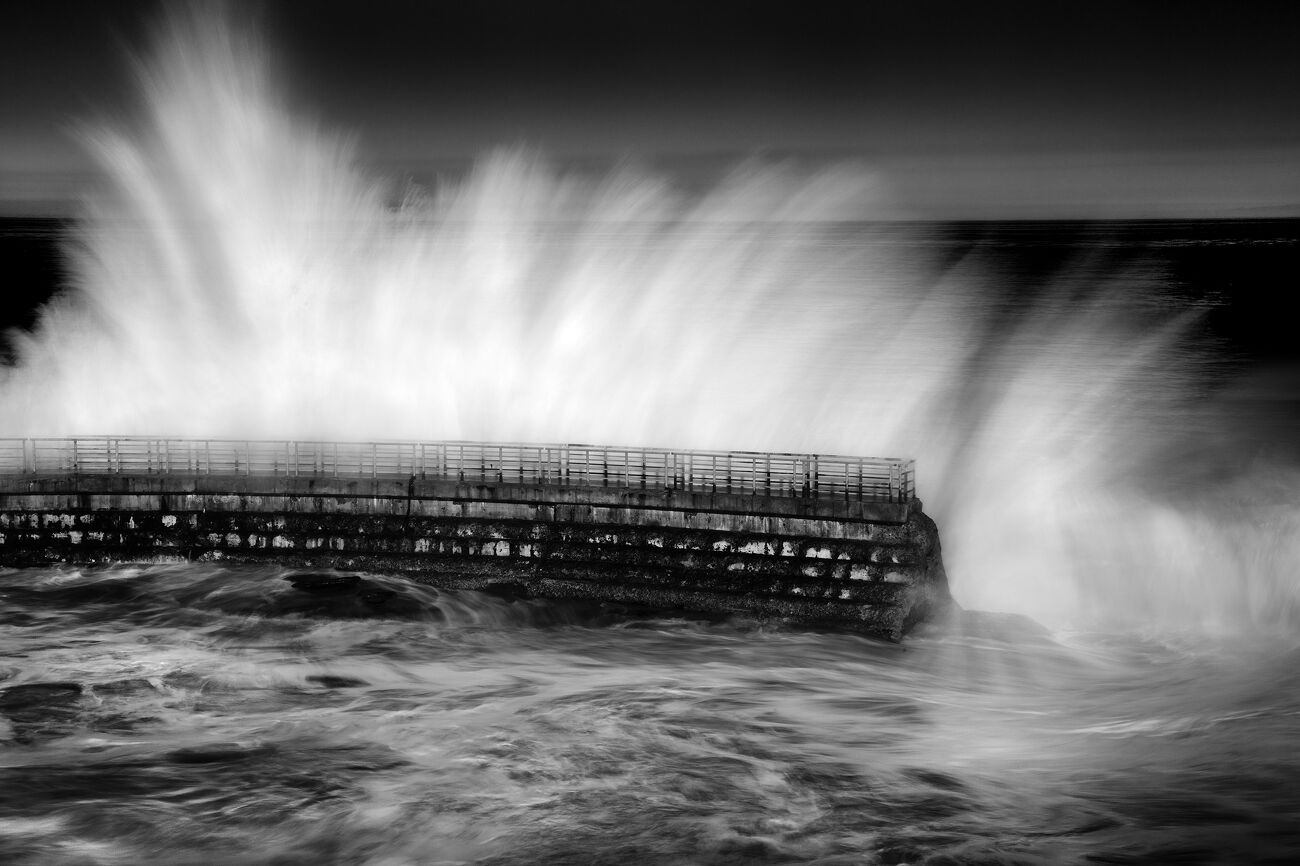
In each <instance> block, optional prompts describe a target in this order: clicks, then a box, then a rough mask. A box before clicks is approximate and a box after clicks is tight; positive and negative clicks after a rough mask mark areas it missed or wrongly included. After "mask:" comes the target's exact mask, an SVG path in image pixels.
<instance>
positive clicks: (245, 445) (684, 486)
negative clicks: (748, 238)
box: [0, 436, 915, 504]
mask: <svg viewBox="0 0 1300 866" xmlns="http://www.w3.org/2000/svg"><path fill="white" fill-rule="evenodd" d="M102 475H122V476H184V477H192V476H231V475H234V476H258V477H276V478H337V479H367V478H368V479H402V480H407V479H418V480H422V481H423V480H452V481H458V482H464V483H471V484H523V485H541V486H547V487H575V488H616V489H617V488H621V489H643V490H648V489H668V490H681V491H688V492H693V493H727V494H742V495H753V496H761V497H773V498H776V497H798V498H811V499H819V500H839V501H850V502H853V501H857V502H886V503H904V504H905V503H908V502H911V500H912V499H913V497H914V496H915V462H914V461H912V460H900V459H894V458H877V457H844V456H835V455H824V454H792V453H768V452H754V451H696V450H670V449H662V448H629V447H617V446H602V445H574V444H566V445H553V444H550V445H548V444H530V443H489V442H460V441H446V442H327V441H297V440H245V439H179V438H153V437H140V436H87V437H81V436H78V437H70V438H25V439H17V438H9V439H6V438H0V477H3V476H10V477H13V476H28V477H48V476H70V477H80V476H102Z"/></svg>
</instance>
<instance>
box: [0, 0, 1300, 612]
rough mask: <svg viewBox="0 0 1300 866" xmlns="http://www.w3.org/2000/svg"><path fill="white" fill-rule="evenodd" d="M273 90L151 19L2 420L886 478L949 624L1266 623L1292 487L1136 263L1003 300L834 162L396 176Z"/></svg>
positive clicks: (264, 62) (514, 161)
mask: <svg viewBox="0 0 1300 866" xmlns="http://www.w3.org/2000/svg"><path fill="white" fill-rule="evenodd" d="M271 68H272V67H271V63H270V61H269V60H268V58H267V56H266V53H265V52H264V51H263V50H262V48H261V47H260V46H259V45H258V44H257V43H256V41H255V40H253V39H251V38H249V37H247V36H246V35H245V34H242V33H241V32H238V31H237V30H235V29H232V28H231V27H230V26H228V25H227V24H226V23H224V22H222V21H219V20H216V19H215V18H210V19H209V18H203V19H202V20H193V19H188V18H183V17H182V18H178V19H176V20H174V21H172V22H171V23H170V24H169V25H168V28H166V29H165V31H164V32H163V33H162V34H161V38H160V39H159V41H158V45H157V46H156V48H155V52H154V54H153V56H152V57H151V58H150V59H149V61H148V62H147V63H145V64H143V65H142V71H141V83H142V91H143V102H142V104H141V106H140V107H139V111H138V116H136V117H133V118H131V119H129V120H124V121H121V122H118V123H116V124H107V123H106V124H101V125H98V126H93V127H87V129H86V132H85V137H86V140H87V143H88V145H89V147H90V148H91V150H92V152H93V153H94V154H95V156H96V157H97V158H98V160H99V162H100V164H101V167H102V169H103V172H102V184H101V187H100V188H99V189H96V190H95V191H94V192H93V193H92V194H90V195H89V196H88V197H87V199H86V202H85V212H84V215H83V218H82V220H81V221H80V223H79V226H78V228H77V230H76V234H75V236H74V240H73V242H72V243H71V244H70V245H69V266H70V271H71V277H70V285H69V287H68V290H67V291H66V292H65V293H64V294H63V295H62V296H61V297H59V298H57V299H56V300H55V301H54V302H53V303H52V304H51V305H50V306H49V308H48V309H46V310H45V311H44V312H43V314H42V317H41V320H40V323H39V326H38V327H37V329H36V330H35V331H34V333H32V334H31V335H30V337H27V336H22V337H19V338H18V340H17V345H16V354H17V355H18V358H19V362H18V364H17V366H16V367H15V368H14V369H7V370H4V371H3V372H2V373H0V376H3V378H2V379H0V389H2V390H0V400H3V403H4V405H5V406H6V407H7V409H6V412H5V413H4V415H3V419H0V428H2V429H0V433H3V434H5V435H67V434H74V433H82V434H93V433H102V432H111V433H117V434H154V435H190V436H199V437H203V436H209V437H223V436H247V437H267V438H290V437H303V438H314V437H321V438H342V439H372V438H379V439H455V438H465V439H483V440H495V441H576V442H598V443H611V444H628V445H651V446H666V447H685V448H690V447H696V448H721V449H755V450H783V451H814V452H822V453H849V454H868V455H879V456H908V457H915V458H917V460H918V474H919V485H920V491H921V495H922V497H923V499H924V500H925V502H926V506H927V510H928V511H930V512H931V513H932V514H933V515H934V516H935V517H936V518H937V519H938V521H939V525H940V527H941V529H942V532H943V537H944V543H945V551H946V553H945V555H946V558H947V561H948V564H949V573H950V575H951V576H952V580H953V586H954V591H955V593H956V594H957V597H958V599H959V600H960V601H962V602H963V603H964V604H966V605H968V606H974V607H980V608H993V609H1000V610H1011V611H1019V612H1024V613H1028V614H1030V615H1032V616H1035V617H1037V618H1039V619H1042V620H1044V621H1049V622H1056V623H1062V622H1075V623H1078V622H1080V621H1083V622H1086V621H1089V620H1090V619H1091V618H1093V617H1097V618H1100V619H1101V620H1104V621H1113V620H1115V619H1116V618H1117V617H1118V618H1121V619H1123V620H1124V621H1125V622H1126V623H1127V624H1143V625H1152V624H1156V625H1159V624H1161V623H1163V624H1165V625H1172V626H1175V627H1186V626H1191V627H1196V628H1200V627H1204V626H1213V627H1216V628H1227V629H1229V630H1232V629H1238V628H1243V627H1244V628H1256V627H1261V626H1263V627H1269V628H1281V629H1283V630H1284V631H1285V630H1290V629H1291V628H1292V627H1293V626H1294V624H1295V622H1296V620H1297V617H1296V613H1297V609H1298V608H1300V603H1298V598H1300V594H1298V593H1297V584H1298V583H1300V581H1297V578H1296V575H1295V563H1296V562H1297V561H1300V550H1297V544H1298V542H1297V541H1296V540H1295V539H1296V538H1300V532H1297V531H1296V530H1298V529H1300V520H1298V519H1297V509H1296V507H1295V499H1294V496H1293V495H1292V494H1291V492H1290V491H1292V490H1294V485H1291V484H1289V483H1286V482H1285V481H1283V482H1281V483H1278V479H1279V478H1283V479H1288V478H1294V477H1295V474H1294V467H1292V466H1287V465H1276V464H1275V463H1269V462H1264V463H1262V464H1257V465H1255V466H1253V467H1245V469H1244V471H1247V472H1248V473H1250V474H1248V475H1244V476H1243V475H1242V474H1241V471H1239V470H1242V469H1243V467H1241V466H1240V465H1238V464H1240V460H1239V459H1238V458H1237V457H1236V456H1235V455H1234V449H1236V448H1237V442H1236V436H1235V433H1234V427H1233V425H1234V423H1235V424H1238V425H1241V424H1249V423H1250V421H1249V419H1247V420H1245V421H1240V420H1238V421H1234V420H1233V419H1232V418H1231V417H1229V413H1228V412H1227V411H1226V410H1219V409H1217V408H1215V407H1214V406H1213V405H1210V404H1207V403H1206V402H1205V401H1204V397H1205V395H1206V394H1207V393H1208V391H1209V385H1208V380H1207V378H1206V370H1207V369H1208V368H1209V363H1210V361H1211V360H1212V356H1211V355H1210V354H1209V353H1208V352H1207V351H1205V350H1202V349H1198V348H1197V347H1196V345H1195V341H1194V340H1193V339H1191V337H1192V335H1193V334H1194V333H1195V332H1194V331H1193V330H1192V328H1191V326H1192V325H1193V324H1194V323H1195V320H1196V316H1197V314H1198V310H1197V308H1196V306H1195V305H1194V304H1192V303H1190V302H1189V301H1188V299H1185V298H1179V297H1177V296H1175V295H1174V294H1173V293H1172V292H1171V291H1169V290H1168V289H1167V288H1166V287H1165V286H1164V284H1163V283H1162V281H1161V275H1160V274H1159V273H1158V272H1156V271H1153V270H1152V269H1150V268H1144V267H1142V263H1141V262H1137V263H1128V264H1126V265H1125V266H1123V267H1119V268H1116V267H1111V266H1109V265H1107V264H1105V263H1104V262H1103V263H1101V264H1098V263H1097V262H1090V261H1080V262H1078V263H1077V264H1075V265H1074V266H1073V267H1072V268H1069V269H1066V270H1065V271H1063V272H1062V273H1060V274H1058V275H1057V276H1056V277H1055V278H1053V280H1052V281H1051V282H1049V283H1048V284H1046V285H1043V286H1040V287H1038V288H1037V289H1036V290H1035V291H1034V292H1032V293H1028V294H1025V293H1020V294H1017V293H1014V292H1010V291H1008V290H1007V289H1006V288H1005V286H1003V285H1001V284H1000V283H999V280H1000V276H1001V275H999V274H998V273H997V272H996V271H995V270H994V269H993V268H991V267H989V266H988V265H987V264H986V263H985V262H984V261H983V260H982V257H981V255H980V251H979V249H978V248H976V249H974V250H971V251H969V252H968V254H966V255H965V256H963V257H961V258H960V259H958V260H953V261H946V262H937V263H936V262H935V261H933V260H932V251H931V250H930V249H929V248H927V242H928V241H929V238H928V236H927V233H926V232H927V230H926V229H925V228H924V227H918V226H907V225H899V224H881V223H872V222H870V220H871V217H872V216H873V213H874V210H873V208H874V207H875V206H876V203H877V200H876V196H878V195H879V194H880V193H879V192H878V184H877V182H876V179H875V178H873V176H872V175H871V173H870V172H869V171H867V170H866V169H865V168H863V167H861V166H854V165H839V166H831V167H828V168H824V169H821V170H817V171H807V170H799V169H797V168H794V167H791V166H787V165H782V164H763V163H753V164H744V165H741V166H738V167H737V168H736V169H735V171H734V172H733V173H732V174H731V175H729V176H728V177H726V178H725V179H722V180H721V181H720V182H718V183H717V184H716V185H715V186H713V187H712V188H710V189H708V190H706V191H704V192H691V193H687V192H685V191H682V190H680V189H679V188H676V187H675V186H674V185H673V183H672V179H671V178H669V177H664V176H660V175H657V174H654V173H650V172H647V171H643V170H639V169H637V168H635V167H633V166H628V167H625V168H622V169H619V170H615V171H613V172H611V173H610V174H608V175H607V176H590V175H582V174H574V173H566V172H563V171H560V170H558V169H556V168H554V167H552V166H551V165H549V164H548V163H547V162H546V161H545V159H544V158H542V157H541V156H539V155H536V154H533V153H530V152H527V151H523V150H516V151H503V152H499V153H495V154H490V155H488V156H485V157H484V158H483V159H481V160H480V161H479V162H478V163H477V164H476V166H475V167H474V169H473V171H471V172H470V173H469V174H468V175H467V176H464V177H461V178H455V179H446V180H443V181H441V182H439V183H438V184H437V185H435V186H433V187H432V188H427V189H426V188H421V187H417V186H414V185H409V184H408V185H407V186H406V187H402V186H400V184H396V183H392V182H389V179H384V178H377V177H374V176H371V175H368V174H367V173H366V172H364V171H363V170H362V169H361V168H359V167H358V166H357V164H356V160H355V149H354V147H353V145H352V144H351V143H350V142H349V141H348V140H346V139H345V138H343V137H340V136H339V135H336V134H334V133H331V132H328V131H324V130H322V129H321V128H319V126H318V125H316V124H314V123H312V122H310V121H309V120H305V119H303V118H302V117H301V116H300V115H299V114H297V113H296V112H294V111H291V110H290V109H289V105H288V100H287V98H285V97H284V95H283V94H282V93H281V92H280V91H279V89H278V87H277V85H276V83H275V81H274V80H273V76H272V74H271ZM394 202H397V203H396V204H394ZM1170 455H1183V457H1184V458H1185V459H1182V460H1179V461H1173V460H1170V459H1169V458H1170ZM1228 465H1230V466H1231V468H1232V469H1233V471H1235V472H1236V476H1235V477H1230V478H1228V479H1227V480H1226V482H1225V480H1224V477H1223V472H1222V471H1221V469H1222V466H1228ZM1262 478H1268V479H1270V481H1271V486H1270V489H1269V490H1268V491H1266V492H1264V493H1263V494H1261V493H1260V487H1259V480H1260V479H1262ZM1207 479H1210V480H1208V481H1207ZM1211 483H1212V486H1211ZM1279 494H1280V495H1279Z"/></svg>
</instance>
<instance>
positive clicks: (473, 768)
mask: <svg viewBox="0 0 1300 866" xmlns="http://www.w3.org/2000/svg"><path fill="white" fill-rule="evenodd" d="M292 576H293V575H292V574H288V573H285V572H283V571H273V570H265V569H263V570H257V569H229V568H221V567H216V566H210V565H205V566H200V565H191V566H155V567H125V566H122V567H113V568H105V569H100V570H93V571H74V570H68V569H51V570H43V569H31V570H25V571H21V572H19V571H9V572H5V573H3V574H0V578H2V579H3V583H2V589H0V595H2V596H3V608H2V609H0V619H3V624H4V629H3V632H2V634H3V637H2V638H0V642H2V643H3V651H4V653H3V654H4V659H5V660H4V663H3V667H2V668H0V676H4V677H5V679H4V681H3V687H4V688H3V690H0V716H3V722H2V723H0V724H2V725H3V727H2V728H0V743H2V745H0V766H2V767H3V771H2V772H3V776H4V779H5V784H4V785H3V787H2V788H0V859H3V860H4V862H6V863H13V864H38V863H39V864H54V863H58V864H64V863H68V864H72V863H76V864H91V863H94V864H110V863H111V864H127V863H196V864H197V863H250V864H251V863H259V864H270V863H275V864H290V863H301V864H309V863H358V864H359V863H366V864H435V863H449V864H450V863H482V864H505V863H518V864H568V863H611V864H613V863H663V864H678V863H700V864H721V863H734V864H746V863H821V864H832V863H833V864H867V863H871V864H874V863H891V864H901V863H916V864H921V863H926V864H957V863H962V864H994V863H997V864H1071V863H1079V864H1085V863H1124V864H1135V863H1144V864H1146V863H1149V864H1160V863H1205V864H1210V863H1221V864H1239V863H1277V864H1283V863H1291V862H1295V859H1296V857H1297V856H1300V820H1298V819H1300V793H1298V792H1297V788H1296V786H1295V779H1296V778H1297V773H1300V757H1298V756H1300V691H1298V689H1297V687H1298V686H1300V682H1298V681H1297V677H1298V676H1300V674H1298V673H1297V661H1300V647H1297V644H1296V641H1295V640H1294V639H1289V638H1278V637H1260V636H1249V635H1238V636H1232V637H1220V638H1208V637H1206V636H1205V635H1203V634H1196V633H1183V634H1171V633H1161V634H1149V633H1143V632H1141V631H1130V632H1125V633H1113V632H1111V633H1108V632H1098V631H1091V632H1088V631H1057V632H1049V631H1047V630H1046V629H1044V628H1042V627H1041V626H1038V625H1036V624H1034V623H1033V622H1031V621H1029V620H1026V619H1022V618H1017V617H1011V616H999V615H993V614H966V615H964V616H961V617H958V618H957V619H955V620H953V621H951V622H946V623H941V624H940V623H936V624H931V625H928V626H925V627H922V628H921V629H920V630H919V631H918V632H916V633H913V634H912V635H911V636H910V637H909V638H908V639H907V640H906V641H905V642H904V643H903V644H902V645H893V644H886V643H879V642H876V641H872V640H870V639H867V638H863V637H860V636H856V635H851V634H829V633H819V632H809V631H802V630H798V629H792V628H784V627H781V626H779V625H777V624H772V623H766V624H764V623H755V622H745V621H731V622H725V623H716V622H715V623H708V622H703V621H690V620H685V619H680V618H654V617H644V616H642V617H639V618H634V617H629V616H626V615H621V614H620V613H619V612H617V611H611V610H601V609H582V608H574V607H566V606H563V605H556V604H548V603H545V602H538V601H514V602H508V601H504V600H501V599H496V598H492V597H489V596H484V595H481V594H477V593H470V592H467V593H443V592H439V591H437V590H434V589H432V588H428V587H422V586H418V585H415V584H411V583H409V582H407V581H404V580H399V579H395V578H389V577H384V576H382V575H369V576H367V577H366V578H365V580H366V584H365V586H364V589H362V590H355V589H349V590H347V591H345V592H340V593H338V594H334V595H328V594H327V595H321V594H319V593H315V594H313V593H310V592H307V591H304V590H301V589H296V588H295V587H294V585H293V583H292V582H291V581H290V580H288V579H287V578H291V577H292ZM385 593H387V595H386V596H385Z"/></svg>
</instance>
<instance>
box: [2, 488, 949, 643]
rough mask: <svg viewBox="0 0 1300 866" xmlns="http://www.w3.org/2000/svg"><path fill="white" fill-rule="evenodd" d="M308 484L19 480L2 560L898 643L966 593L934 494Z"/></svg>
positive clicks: (7, 498) (5, 496)
mask: <svg viewBox="0 0 1300 866" xmlns="http://www.w3.org/2000/svg"><path fill="white" fill-rule="evenodd" d="M290 480H293V481H296V479H256V478H247V477H243V478H239V477H237V478H232V479H225V480H224V481H223V480H221V479H213V478H211V477H210V476H209V477H207V478H205V479H202V480H200V481H194V482H193V483H190V482H182V483H180V484H178V483H177V482H176V479H173V478H169V479H157V478H144V479H136V480H132V479H124V478H120V477H119V478H111V479H104V478H94V479H68V478H55V479H44V480H41V479H27V481H26V482H25V483H24V485H22V486H23V487H24V488H25V489H21V490H19V489H16V488H17V487H18V486H19V485H17V484H15V483H14V482H12V481H11V482H10V483H9V484H8V490H7V491H3V490H0V564H7V565H19V566H21V565H37V564H48V563H58V562H70V563H101V562H120V561H132V562H139V561H147V562H148V561H186V560H199V561H225V562H239V563H267V562H274V563H278V564H282V565H285V566H287V567H293V568H307V569H322V568H339V569H350V570H371V571H385V572H400V573H404V574H407V575H410V576H411V577H413V578H414V579H416V580H419V581H422V582H426V583H430V584H434V585H437V586H442V587H447V588H469V589H488V590H491V591H497V592H501V591H505V592H510V593H515V594H519V595H535V596H539V597H547V598H573V599H588V600H592V601H598V602H606V603H615V604H623V605H646V606H652V607H669V608H682V609H686V610H693V611H701V612H710V613H719V614H725V613H735V612H741V613H748V614H752V615H757V616H778V617H786V618H792V619H796V620H801V621H808V622H817V623H827V624H834V625H842V626H850V627H854V628H859V629H862V630H865V631H867V632H870V633H873V634H876V635H879V636H882V637H886V638H889V639H898V638H899V637H900V636H901V635H902V634H903V633H904V632H905V630H906V629H907V628H908V627H909V626H910V625H912V624H913V623H915V622H916V621H918V620H919V619H921V618H924V617H925V616H926V615H927V614H928V613H929V612H930V611H931V610H933V609H934V608H935V607H936V606H938V605H941V604H944V603H946V601H947V599H948V588H947V580H946V577H945V576H944V572H943V564H942V560H941V557H940V548H939V537H938V531H937V528H936V527H935V525H934V523H933V521H931V520H930V519H929V518H928V517H927V516H926V515H925V514H924V513H923V512H922V511H921V508H920V503H919V502H913V503H911V504H910V505H909V506H906V507H904V508H901V509H900V508H898V507H897V506H895V507H894V510H892V511H890V510H888V509H886V510H882V511H877V512H874V513H875V514H876V515H877V516H878V517H892V518H895V519H893V520H884V519H877V520H864V519H861V518H859V519H847V518H832V517H827V516H820V515H819V516H791V515H776V514H771V513H762V512H761V511H741V510H737V511H726V510H721V506H722V505H729V504H730V502H720V501H719V500H718V499H717V498H715V497H712V496H701V495H698V494H697V495H696V496H695V497H693V498H692V499H691V500H690V504H691V505H693V506H700V507H691V508H687V507H680V506H679V507H673V506H674V505H676V504H677V503H678V502H679V501H680V500H679V499H678V498H677V497H673V498H672V499H671V500H668V499H667V498H666V497H664V496H663V495H661V494H656V493H654V492H648V493H647V494H646V495H645V496H638V495H637V493H636V492H632V491H626V490H624V491H618V492H617V495H611V493H610V492H609V491H602V490H594V491H587V493H586V494H585V495H584V494H583V492H582V491H575V490H572V489H568V490H563V491H547V490H542V489H538V488H530V489H529V490H519V489H511V488H510V486H509V485H505V486H504V487H506V488H507V489H505V490H503V489H502V487H503V485H491V486H484V485H477V486H473V487H467V486H465V485H455V484H448V483H446V482H443V483H441V484H440V486H433V485H429V486H425V487H422V488H419V489H417V487H416V486H415V485H411V484H409V483H408V484H406V485H400V484H398V485H397V486H396V487H394V486H393V484H394V482H372V481H356V480H352V481H347V480H344V481H333V480H322V479H312V480H311V481H310V484H307V483H305V482H304V483H298V484H297V485H296V486H294V485H288V486H286V484H285V482H286V481H290ZM222 488H224V490H223V492H202V491H205V490H207V491H215V490H219V489H222ZM462 488H464V489H462ZM854 505H856V506H863V505H870V503H854ZM879 505H887V504H879ZM844 506H845V508H846V509H847V508H848V506H849V504H848V503H845V504H844ZM807 511H808V512H809V513H810V514H816V510H815V509H812V508H809V509H807ZM899 518H901V519H899Z"/></svg>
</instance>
